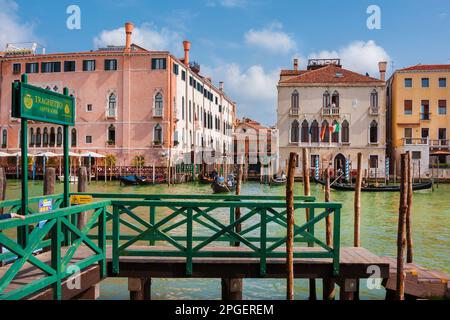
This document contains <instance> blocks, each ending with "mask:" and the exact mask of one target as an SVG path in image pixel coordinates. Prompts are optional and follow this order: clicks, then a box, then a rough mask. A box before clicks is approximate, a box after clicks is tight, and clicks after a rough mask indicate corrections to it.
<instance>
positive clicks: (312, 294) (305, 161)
mask: <svg viewBox="0 0 450 320" xmlns="http://www.w3.org/2000/svg"><path fill="white" fill-rule="evenodd" d="M309 168H310V166H309V152H308V149H306V148H303V149H302V169H303V191H304V194H305V196H310V195H311V181H310V170H309ZM309 220H310V211H309V209H306V221H307V222H309ZM309 231H310V229H309V228H308V232H309ZM308 246H310V244H309V243H308ZM309 300H317V295H316V280H315V279H309Z"/></svg>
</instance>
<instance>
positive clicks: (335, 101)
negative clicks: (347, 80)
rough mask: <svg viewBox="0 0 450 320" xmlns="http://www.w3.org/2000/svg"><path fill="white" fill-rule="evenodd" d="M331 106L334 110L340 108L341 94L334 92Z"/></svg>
mask: <svg viewBox="0 0 450 320" xmlns="http://www.w3.org/2000/svg"><path fill="white" fill-rule="evenodd" d="M331 106H332V107H333V108H339V92H337V91H335V92H333V96H332V97H331Z"/></svg>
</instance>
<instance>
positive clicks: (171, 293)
mask: <svg viewBox="0 0 450 320" xmlns="http://www.w3.org/2000/svg"><path fill="white" fill-rule="evenodd" d="M56 187H57V192H62V185H61V184H58V185H57V186H56ZM72 188H73V191H76V187H75V186H72ZM295 190H296V193H297V194H298V195H301V193H302V190H303V189H302V185H301V183H298V184H296V186H295ZM88 191H89V192H107V193H138V194H186V195H189V194H209V193H211V189H210V187H209V186H208V185H202V186H200V185H194V184H186V185H177V186H172V187H168V186H165V185H159V186H148V187H121V186H120V185H119V183H116V182H109V183H107V184H105V183H104V182H92V183H91V184H90V185H89V187H88ZM284 192H285V191H284V188H283V187H281V188H280V187H278V188H272V189H271V188H269V187H267V186H262V185H260V184H259V183H247V184H245V185H243V188H242V194H248V195H264V194H272V195H284ZM41 194H42V182H33V183H32V185H31V186H30V196H36V195H41ZM312 194H313V195H314V196H316V197H317V199H318V200H321V199H323V189H322V187H321V186H319V185H314V184H313V185H312ZM19 197H20V184H19V182H17V181H8V188H7V198H8V199H17V198H19ZM332 200H333V201H336V202H341V203H342V204H343V210H342V224H341V225H342V227H341V238H342V241H341V246H343V247H344V246H352V245H353V193H351V192H350V193H346V192H336V191H333V192H332ZM398 203H399V195H398V193H363V194H362V199H361V205H362V211H361V217H362V218H361V242H362V246H363V247H365V248H367V249H369V250H370V251H372V252H374V253H375V254H377V255H380V256H392V257H395V255H396V241H397V216H398ZM147 211H148V210H147ZM158 216H159V215H158ZM320 232H321V229H319V230H317V233H320ZM413 239H414V254H415V255H414V262H416V263H418V264H421V265H423V266H426V267H429V268H434V269H437V270H442V271H444V272H446V273H450V254H449V253H450V252H449V248H450V185H440V186H439V188H438V189H437V190H435V192H431V191H419V192H415V193H414V207H413ZM320 287H321V285H320V281H319V283H318V294H319V296H321V288H320ZM307 291H308V285H307V282H306V281H303V280H296V287H295V292H296V298H297V299H306V298H307ZM384 294H385V293H384V290H382V289H381V290H369V289H367V286H366V284H365V281H363V282H362V283H361V296H362V298H363V299H383V298H384ZM101 298H102V299H128V298H129V297H128V291H127V281H126V279H107V280H105V281H104V282H103V283H102V287H101ZM152 298H153V299H194V300H195V299H220V280H206V279H205V280H199V279H194V280H190V279H183V280H180V279H176V280H169V279H153V281H152ZM244 298H245V299H284V298H285V282H284V281H283V280H259V279H258V280H244Z"/></svg>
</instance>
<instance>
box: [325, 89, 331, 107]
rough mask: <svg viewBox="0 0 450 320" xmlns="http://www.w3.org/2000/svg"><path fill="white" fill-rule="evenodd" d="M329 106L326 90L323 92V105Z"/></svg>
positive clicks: (328, 94) (328, 96)
mask: <svg viewBox="0 0 450 320" xmlns="http://www.w3.org/2000/svg"><path fill="white" fill-rule="evenodd" d="M330 106H331V103H330V93H329V92H328V91H325V93H324V94H323V107H324V108H329V107H330Z"/></svg>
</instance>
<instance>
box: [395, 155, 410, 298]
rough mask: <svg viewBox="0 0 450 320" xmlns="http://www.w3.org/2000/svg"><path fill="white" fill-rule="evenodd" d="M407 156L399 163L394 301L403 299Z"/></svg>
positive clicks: (403, 156)
mask: <svg viewBox="0 0 450 320" xmlns="http://www.w3.org/2000/svg"><path fill="white" fill-rule="evenodd" d="M407 162H408V159H407V155H406V154H402V155H401V161H400V164H401V165H400V167H401V168H400V204H399V214H398V233H397V283H396V293H395V298H396V300H404V299H405V272H404V267H405V265H404V263H405V260H404V256H405V245H406V215H407V211H408V199H407V198H408V197H407V193H408V190H407V179H408V176H407V175H408V172H407Z"/></svg>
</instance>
